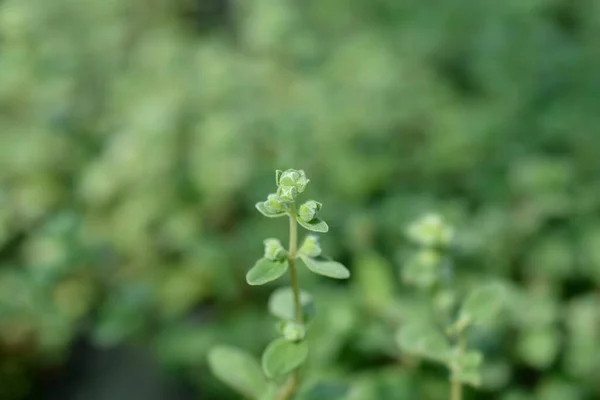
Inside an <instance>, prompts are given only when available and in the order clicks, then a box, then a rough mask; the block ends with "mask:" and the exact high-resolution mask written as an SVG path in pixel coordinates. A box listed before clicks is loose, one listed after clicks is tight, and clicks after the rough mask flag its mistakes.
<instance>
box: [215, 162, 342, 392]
mask: <svg viewBox="0 0 600 400" xmlns="http://www.w3.org/2000/svg"><path fill="white" fill-rule="evenodd" d="M308 183H309V179H307V178H306V175H305V173H304V171H302V170H294V169H289V170H287V171H279V170H278V171H277V172H276V184H277V191H276V192H275V193H272V194H270V195H269V196H268V197H267V200H266V201H262V202H259V203H257V204H256V208H257V209H258V211H260V212H261V213H262V214H263V215H264V216H265V217H268V218H278V217H286V216H287V217H288V219H289V227H290V231H289V232H290V233H289V247H288V248H287V249H285V248H284V247H283V245H282V244H281V242H280V241H279V240H278V239H274V238H268V239H265V240H264V242H263V243H264V247H265V253H264V256H263V257H262V258H261V259H259V260H258V261H257V262H256V264H255V265H254V267H252V268H251V269H250V270H249V271H248V273H247V275H246V281H247V282H248V284H249V285H251V286H256V285H264V284H266V283H269V282H272V281H274V280H276V279H278V278H280V277H282V276H283V275H284V274H285V273H286V272H288V271H289V278H290V283H291V286H289V287H281V288H278V289H276V290H275V291H274V292H273V293H272V294H271V296H270V298H269V302H268V309H269V312H270V313H271V314H272V315H273V316H275V317H276V318H278V319H279V322H278V323H277V325H276V326H277V330H278V332H279V338H277V339H275V340H274V341H272V342H271V343H270V344H269V345H268V346H267V348H266V349H265V351H264V352H263V354H262V363H261V364H262V368H261V366H260V365H259V363H258V362H257V360H255V359H254V358H253V357H252V356H251V355H250V354H247V353H246V352H244V351H242V350H240V349H238V348H235V347H231V346H217V347H215V348H213V349H212V350H211V351H210V353H209V355H208V362H209V366H210V368H211V370H212V372H213V374H214V375H216V376H217V377H218V378H219V379H220V380H221V381H223V382H224V383H225V384H227V385H228V386H230V387H231V388H232V389H234V390H236V391H237V392H239V393H240V394H242V395H243V396H244V397H246V398H249V399H256V400H288V399H291V398H293V397H294V396H295V394H296V393H297V392H298V390H299V388H300V384H301V373H300V372H301V371H300V367H301V366H302V365H303V364H304V363H305V361H306V359H307V357H308V352H309V346H308V342H307V334H308V328H309V322H310V319H311V318H312V317H313V316H314V314H315V308H314V305H313V302H312V296H311V295H310V294H309V293H307V292H305V291H302V290H300V284H299V282H298V274H297V264H296V261H297V260H298V259H300V260H301V261H302V262H303V264H304V265H305V266H306V267H307V268H308V269H309V270H310V271H312V272H314V273H316V274H319V275H323V276H326V277H329V278H334V279H347V278H349V277H350V272H349V271H348V269H346V267H344V266H343V265H342V264H340V263H338V262H335V261H330V260H327V259H324V258H322V257H321V247H320V245H319V240H318V237H317V236H315V235H313V234H309V235H307V236H306V238H305V239H304V241H303V242H302V245H301V246H300V247H298V225H300V226H301V227H303V228H305V229H306V230H308V231H311V232H317V233H326V232H327V231H328V230H329V227H328V225H327V223H326V222H325V221H323V220H322V219H320V218H319V212H320V211H321V206H322V205H321V203H319V202H317V201H315V200H308V201H306V202H304V203H302V204H300V203H299V202H298V196H299V195H300V194H301V193H303V192H304V190H305V189H306V186H307V185H308Z"/></svg>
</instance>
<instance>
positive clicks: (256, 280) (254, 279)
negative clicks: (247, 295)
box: [246, 258, 288, 286]
mask: <svg viewBox="0 0 600 400" xmlns="http://www.w3.org/2000/svg"><path fill="white" fill-rule="evenodd" d="M287 269H288V262H287V260H284V261H271V260H269V259H268V258H261V259H260V260H258V261H257V262H256V264H254V267H252V269H250V271H248V273H247V274H246V282H248V284H249V285H252V286H257V285H264V284H265V283H268V282H271V281H274V280H275V279H277V278H279V277H280V276H281V275H283V274H285V271H287Z"/></svg>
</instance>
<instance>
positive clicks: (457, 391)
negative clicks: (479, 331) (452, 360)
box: [450, 330, 466, 400]
mask: <svg viewBox="0 0 600 400" xmlns="http://www.w3.org/2000/svg"><path fill="white" fill-rule="evenodd" d="M465 348H466V340H465V336H464V332H463V331H462V330H461V331H460V332H458V356H459V357H460V356H461V355H462V353H464V351H465ZM452 368H453V371H452V375H453V376H452V377H451V378H450V383H451V388H450V400H462V397H463V396H462V393H463V389H462V383H461V382H460V380H459V379H458V378H457V377H456V376H455V375H456V372H457V371H456V369H457V368H459V367H458V366H453V367H452Z"/></svg>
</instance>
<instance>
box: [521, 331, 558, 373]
mask: <svg viewBox="0 0 600 400" xmlns="http://www.w3.org/2000/svg"><path fill="white" fill-rule="evenodd" d="M560 345H561V335H560V333H559V332H558V331H557V329H556V328H553V327H540V328H537V329H533V330H527V331H524V332H523V333H522V334H521V336H520V337H519V340H518V342H517V349H518V352H519V355H520V356H521V358H522V359H523V360H524V361H525V362H526V363H527V364H529V365H531V366H532V367H535V368H539V369H545V368H548V367H550V365H551V364H552V363H553V362H554V360H555V359H556V357H557V356H558V352H559V350H560Z"/></svg>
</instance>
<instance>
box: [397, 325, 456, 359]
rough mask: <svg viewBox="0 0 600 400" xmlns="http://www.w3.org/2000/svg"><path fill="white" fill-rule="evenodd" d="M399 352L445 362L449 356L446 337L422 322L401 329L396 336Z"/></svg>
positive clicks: (433, 327)
mask: <svg viewBox="0 0 600 400" xmlns="http://www.w3.org/2000/svg"><path fill="white" fill-rule="evenodd" d="M396 342H397V343H398V347H400V349H401V350H403V351H405V352H407V353H411V354H415V355H418V356H421V357H425V358H429V359H432V360H436V361H442V362H445V361H446V360H447V359H448V356H449V354H450V345H449V344H448V340H447V339H446V337H445V336H444V335H443V334H442V333H441V332H440V331H439V330H438V329H437V328H436V327H435V326H433V325H432V324H430V323H428V322H425V321H422V322H413V323H410V324H407V325H406V326H404V327H402V328H401V329H400V330H399V332H398V333H397V334H396Z"/></svg>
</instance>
